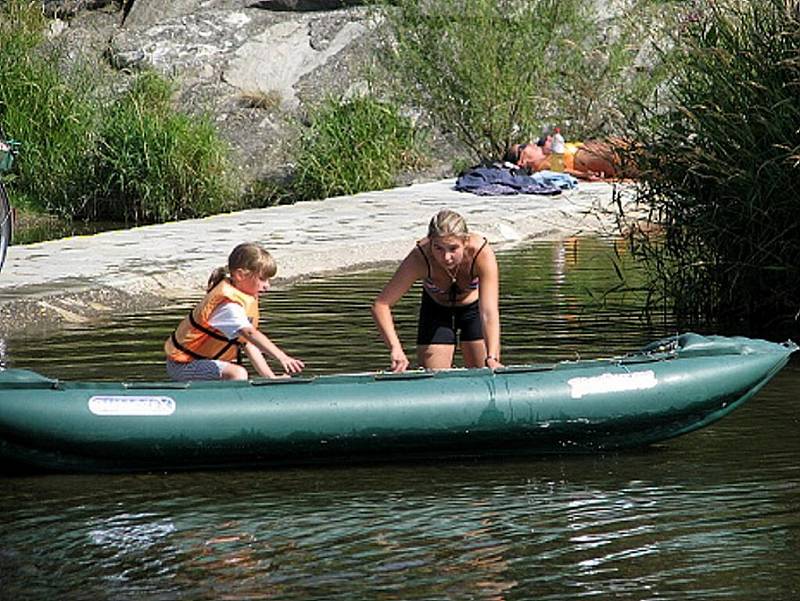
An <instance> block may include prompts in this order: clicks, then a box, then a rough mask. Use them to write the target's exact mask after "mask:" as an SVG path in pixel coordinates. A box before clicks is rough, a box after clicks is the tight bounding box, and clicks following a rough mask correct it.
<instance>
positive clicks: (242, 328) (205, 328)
mask: <svg viewBox="0 0 800 601" xmlns="http://www.w3.org/2000/svg"><path fill="white" fill-rule="evenodd" d="M277 271H278V268H277V266H276V265H275V261H274V259H273V258H272V256H271V255H270V254H269V253H268V252H267V251H266V250H264V249H263V248H261V247H260V246H258V245H257V244H251V243H245V244H240V245H239V246H237V247H236V248H234V249H233V251H232V252H231V254H230V256H229V257H228V267H227V269H226V268H225V267H219V268H217V269H216V270H214V272H213V273H212V274H211V277H210V278H209V279H208V292H207V293H206V296H205V298H203V300H201V301H200V303H199V304H198V305H197V306H196V307H195V308H194V309H192V311H191V312H190V313H189V315H188V316H187V317H185V318H184V319H183V321H182V322H181V323H180V325H178V328H177V329H176V330H175V331H174V332H173V333H172V335H171V336H170V337H169V338H168V339H167V341H166V342H165V343H164V350H165V351H166V353H167V374H168V375H169V377H170V378H172V379H173V380H179V381H186V380H246V379H247V369H245V367H244V366H243V365H241V361H240V357H239V350H240V348H244V352H245V354H246V355H247V357H248V358H249V359H250V363H251V364H252V365H253V367H255V369H256V371H257V372H258V373H259V374H260V375H261V376H264V377H266V378H274V377H276V376H275V373H274V372H273V371H272V369H270V367H269V365H267V361H266V359H265V358H264V355H263V354H262V353H267V354H269V355H272V356H273V357H274V358H275V359H277V360H278V361H279V362H280V364H281V366H282V367H283V370H284V371H285V372H286V373H289V374H293V373H298V372H300V371H302V369H303V367H305V366H304V365H303V362H302V361H300V360H299V359H294V358H293V357H290V356H289V355H287V354H286V353H284V352H283V351H282V350H281V349H279V348H278V347H277V346H276V345H275V344H274V343H273V342H272V341H271V340H270V339H269V338H267V337H266V336H265V335H264V334H263V333H261V332H260V331H259V329H258V295H259V294H260V293H261V292H267V290H269V279H270V278H271V277H273V276H274V275H275V273H276V272H277ZM234 360H236V361H237V363H234V362H233V361H234Z"/></svg>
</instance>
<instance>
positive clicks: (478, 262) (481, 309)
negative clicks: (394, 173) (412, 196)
mask: <svg viewBox="0 0 800 601" xmlns="http://www.w3.org/2000/svg"><path fill="white" fill-rule="evenodd" d="M417 281H421V282H422V301H421V305H420V310H419V325H418V329H417V361H418V363H419V364H420V365H421V366H422V367H426V368H429V369H448V368H450V367H452V365H453V356H454V354H455V348H456V346H457V345H459V344H460V346H461V353H462V356H463V358H464V365H465V366H466V367H484V366H485V367H491V368H496V367H501V366H502V364H501V363H500V314H499V308H498V297H499V275H498V268H497V259H496V258H495V254H494V251H493V250H492V248H491V246H489V244H488V242H487V240H486V238H484V237H482V236H479V235H477V234H474V233H471V232H470V231H469V230H468V228H467V224H466V222H465V221H464V218H463V217H462V216H461V215H459V214H458V213H456V212H454V211H450V210H447V209H444V210H442V211H439V213H437V214H436V215H435V216H434V217H433V219H431V221H430V224H429V225H428V235H427V236H426V237H425V238H423V239H422V240H420V241H419V242H417V245H416V247H415V248H414V249H413V250H412V251H411V252H410V253H409V254H408V256H407V257H406V258H405V259H404V260H403V262H402V263H401V264H400V266H399V267H398V268H397V271H395V273H394V275H393V276H392V278H391V279H390V280H389V282H388V283H387V284H386V286H385V287H384V289H383V291H382V292H381V293H380V294H379V295H378V297H377V298H376V299H375V302H374V303H373V305H372V315H373V317H374V318H375V323H376V324H377V326H378V329H379V330H380V333H381V336H382V337H383V341H384V342H385V343H386V346H387V347H388V348H389V351H390V353H391V369H392V371H395V372H400V371H405V370H406V369H408V366H409V361H408V358H407V357H406V354H405V352H404V350H403V346H402V344H401V342H400V339H399V338H398V336H397V331H396V329H395V325H394V318H393V317H392V307H393V306H394V304H395V303H397V301H398V300H400V298H401V297H402V296H403V295H404V294H405V293H406V292H408V290H409V289H410V288H411V286H412V285H413V284H414V283H415V282H417Z"/></svg>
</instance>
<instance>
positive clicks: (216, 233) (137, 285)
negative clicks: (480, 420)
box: [0, 179, 616, 334]
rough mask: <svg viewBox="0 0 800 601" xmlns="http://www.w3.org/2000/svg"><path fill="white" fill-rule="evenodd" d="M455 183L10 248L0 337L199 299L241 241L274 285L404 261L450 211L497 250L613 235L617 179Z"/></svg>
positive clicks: (2, 279) (0, 280)
mask: <svg viewBox="0 0 800 601" xmlns="http://www.w3.org/2000/svg"><path fill="white" fill-rule="evenodd" d="M453 184H454V180H452V179H447V180H441V181H436V182H430V183H422V184H415V185H412V186H406V187H402V188H394V189H390V190H381V191H376V192H365V193H362V194H356V195H353V196H341V197H335V198H328V199H325V200H320V201H312V202H303V203H298V204H295V205H287V206H277V207H271V208H266V209H252V210H246V211H238V212H235V213H229V214H224V215H215V216H213V217H208V218H205V219H194V220H188V221H179V222H173V223H166V224H161V225H152V226H144V227H137V228H133V229H129V230H118V231H111V232H104V233H101V234H96V235H92V236H76V237H70V238H64V239H60V240H52V241H48V242H42V243H38V244H30V245H21V246H12V247H10V248H9V252H8V257H7V260H6V264H5V265H4V267H3V270H2V272H0V333H6V334H8V333H11V332H18V331H20V330H24V329H29V328H33V329H36V328H41V327H51V326H57V325H59V324H65V323H82V322H87V321H91V320H93V319H96V318H98V317H102V316H103V315H105V314H108V313H109V312H110V311H121V310H122V311H125V310H135V309H142V308H146V307H149V306H158V305H159V304H167V303H169V302H170V301H171V300H174V299H177V298H186V297H190V296H200V294H201V293H202V291H203V289H204V285H205V281H206V279H207V278H208V275H209V273H210V272H211V271H212V270H213V269H214V268H215V267H218V266H220V265H223V264H224V263H225V261H226V258H227V255H228V253H229V252H230V251H231V249H232V248H233V247H234V246H235V245H236V244H238V243H240V242H245V241H254V242H258V243H260V244H262V245H263V246H264V247H266V248H267V249H268V250H269V251H270V252H271V253H272V254H273V256H275V259H276V260H277V263H278V278H276V282H275V283H276V284H277V285H281V284H286V283H288V282H291V281H293V280H296V279H298V278H301V277H304V276H309V275H317V274H324V273H335V272H341V271H345V270H354V269H358V268H363V267H367V266H375V265H379V264H387V263H390V262H397V261H399V260H400V259H402V258H403V257H404V256H405V254H406V253H408V251H409V250H410V249H411V248H412V247H413V245H414V242H415V240H417V239H419V238H421V237H423V236H424V235H425V230H426V227H427V223H428V221H429V220H430V218H431V217H432V216H433V215H434V214H435V213H436V212H437V211H438V210H440V209H442V208H450V209H453V210H455V211H458V212H460V213H461V214H462V215H464V217H465V218H466V220H467V223H468V224H469V227H470V229H471V230H472V231H475V232H479V233H481V234H483V235H485V236H486V237H487V238H488V239H489V241H490V242H491V243H492V244H493V245H494V246H495V248H497V249H499V250H503V249H507V248H510V247H512V246H515V245H518V244H520V243H523V242H525V241H526V240H532V239H558V238H561V237H567V236H572V235H581V234H582V235H592V234H595V235H598V234H599V235H613V234H614V233H615V232H616V229H615V226H616V212H615V210H614V204H613V201H612V193H613V189H614V188H613V186H614V185H615V184H611V183H606V182H581V183H580V184H579V186H578V187H577V188H576V189H574V190H569V191H565V192H563V193H562V194H560V195H558V196H537V195H529V194H520V195H513V196H475V195H473V194H468V193H462V192H458V191H456V190H455V189H454V188H453Z"/></svg>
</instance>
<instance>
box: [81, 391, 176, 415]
mask: <svg viewBox="0 0 800 601" xmlns="http://www.w3.org/2000/svg"><path fill="white" fill-rule="evenodd" d="M89 411H91V412H92V413H94V414H95V415H113V416H151V415H152V416H163V415H172V414H173V413H175V401H174V400H173V399H171V398H169V397H168V396H93V397H92V398H90V399H89Z"/></svg>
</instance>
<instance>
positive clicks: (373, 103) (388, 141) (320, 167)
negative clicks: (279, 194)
mask: <svg viewBox="0 0 800 601" xmlns="http://www.w3.org/2000/svg"><path fill="white" fill-rule="evenodd" d="M295 155H296V168H295V173H294V178H293V181H292V183H291V191H292V195H293V197H294V198H295V199H296V200H306V199H313V198H326V197H329V196H337V195H341V194H355V193H357V192H365V191H369V190H380V189H383V188H389V187H391V186H392V185H394V183H395V178H396V176H397V174H398V173H399V172H401V171H402V170H403V169H413V168H414V167H415V166H418V165H419V164H420V162H421V161H422V154H421V152H420V140H419V134H418V133H417V132H416V131H415V129H414V127H413V124H412V123H411V120H410V119H409V118H408V117H405V116H403V115H401V114H400V112H399V110H398V109H397V107H395V106H394V105H392V104H389V103H385V102H381V101H378V100H377V99H375V98H373V97H371V96H358V97H353V98H350V99H346V100H338V99H335V98H328V99H327V100H326V101H324V102H323V103H322V104H321V105H319V106H317V107H314V108H312V109H311V111H310V112H309V116H308V125H307V126H306V127H304V128H303V130H302V134H301V139H300V144H299V145H298V146H297V148H296V149H295Z"/></svg>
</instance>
